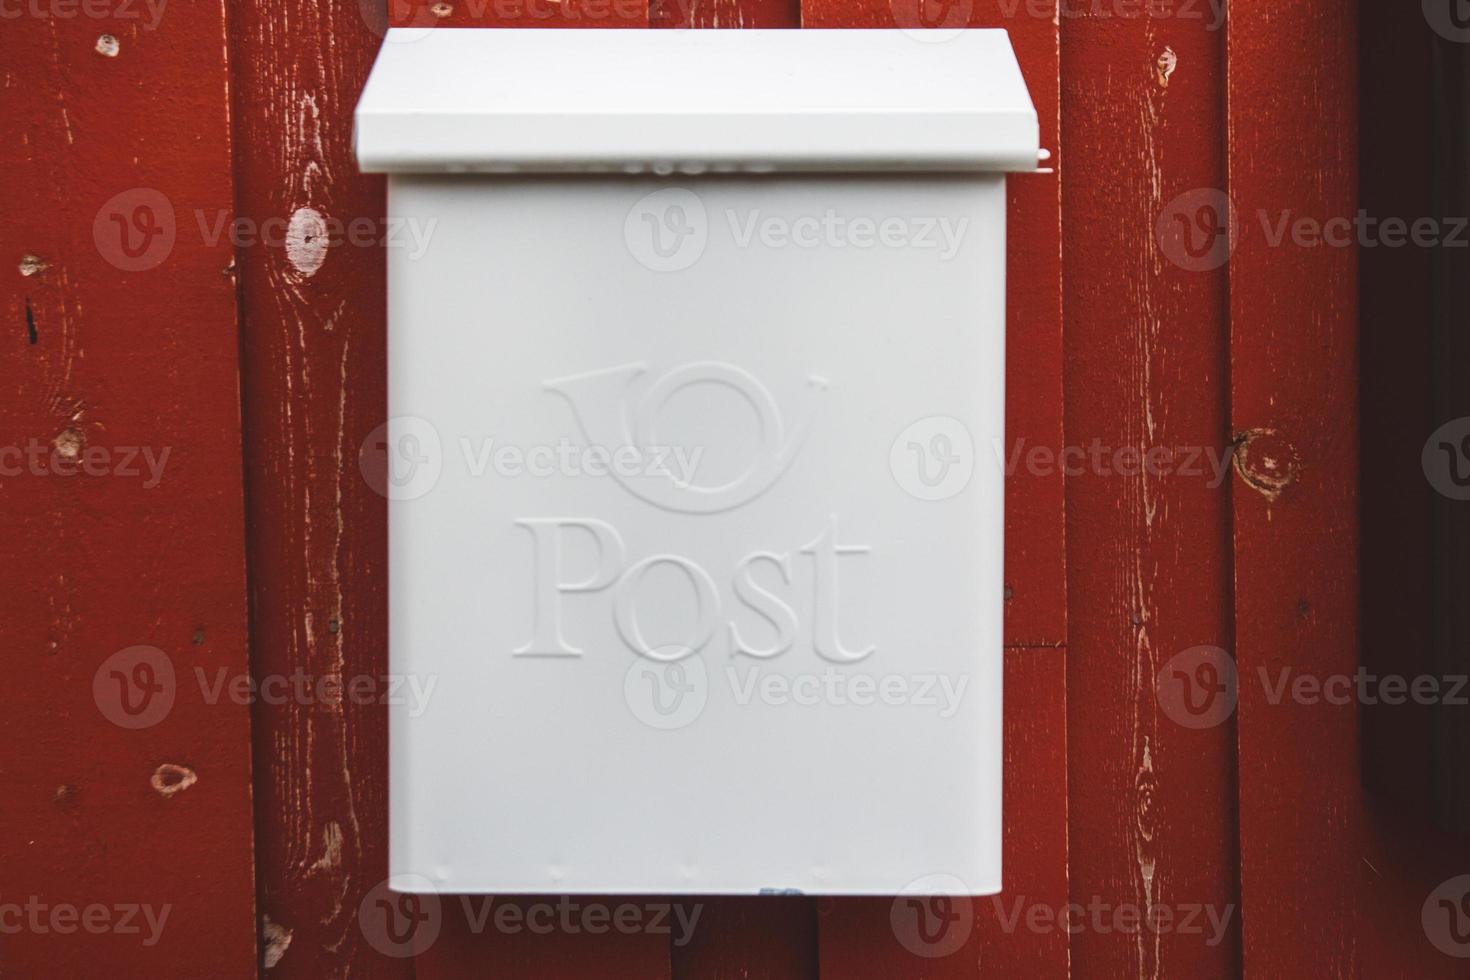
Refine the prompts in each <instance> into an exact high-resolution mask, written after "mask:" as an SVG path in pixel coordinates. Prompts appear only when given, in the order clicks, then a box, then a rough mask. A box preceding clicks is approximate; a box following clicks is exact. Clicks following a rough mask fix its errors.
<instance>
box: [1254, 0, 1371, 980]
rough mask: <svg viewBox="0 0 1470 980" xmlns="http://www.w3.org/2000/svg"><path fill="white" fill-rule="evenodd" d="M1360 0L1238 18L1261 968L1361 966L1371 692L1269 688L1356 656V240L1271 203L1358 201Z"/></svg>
mask: <svg viewBox="0 0 1470 980" xmlns="http://www.w3.org/2000/svg"><path fill="white" fill-rule="evenodd" d="M1355 27H1356V11H1355V10H1354V5H1352V4H1343V3H1336V2H1330V0H1303V2H1299V3H1293V4H1290V5H1285V6H1283V5H1281V4H1276V3H1268V2H1265V0H1240V2H1237V3H1234V4H1232V6H1231V12H1230V26H1229V63H1230V76H1229V127H1228V134H1229V159H1230V191H1231V195H1232V197H1233V198H1234V201H1235V205H1236V207H1237V209H1238V210H1239V212H1240V213H1241V215H1242V216H1243V218H1244V219H1245V220H1247V221H1249V222H1251V223H1253V224H1254V226H1253V227H1249V229H1248V233H1245V234H1243V235H1242V236H1241V240H1240V243H1239V247H1238V248H1237V249H1236V251H1235V254H1234V256H1233V257H1232V258H1231V260H1230V322H1231V333H1230V378H1231V425H1232V427H1233V429H1234V431H1235V432H1237V433H1251V434H1254V435H1253V437H1252V438H1254V439H1256V440H1257V441H1259V442H1260V443H1261V444H1262V445H1261V451H1259V452H1253V453H1251V454H1250V455H1249V456H1241V457H1239V458H1238V460H1237V463H1238V465H1237V470H1238V471H1239V472H1240V473H1241V475H1242V480H1240V481H1237V483H1236V489H1235V494H1234V527H1235V535H1234V550H1235V620H1236V656H1237V660H1238V664H1239V669H1240V671H1241V676H1242V677H1243V678H1245V679H1246V682H1244V683H1242V685H1241V697H1240V704H1239V710H1238V720H1239V753H1240V771H1241V773H1242V779H1241V783H1240V839H1241V895H1242V899H1243V901H1244V902H1245V903H1246V910H1247V914H1246V916H1245V920H1244V967H1245V974H1246V976H1249V977H1281V976H1308V975H1311V976H1356V975H1365V974H1363V965H1364V958H1363V955H1362V949H1361V944H1362V943H1363V941H1364V936H1365V933H1366V932H1371V931H1372V929H1373V928H1374V926H1373V925H1372V924H1371V919H1369V918H1366V917H1363V916H1362V915H1361V912H1362V910H1363V909H1364V907H1365V904H1364V903H1365V899H1366V895H1367V891H1368V889H1370V888H1372V887H1374V885H1373V884H1372V883H1371V882H1370V881H1369V880H1368V876H1369V875H1370V874H1371V872H1370V870H1369V868H1368V867H1367V866H1365V863H1364V858H1365V851H1364V833H1365V831H1364V825H1365V814H1364V797H1363V793H1362V791H1361V788H1360V778H1359V768H1358V759H1359V747H1358V725H1357V705H1356V704H1355V703H1346V704H1322V703H1317V704H1306V703H1300V702H1296V701H1294V700H1293V699H1292V698H1290V697H1287V698H1283V699H1281V700H1280V701H1279V702H1278V703H1274V704H1273V703H1271V700H1270V699H1269V698H1268V697H1267V692H1266V691H1265V690H1264V689H1263V688H1264V685H1263V684H1261V683H1258V682H1256V680H1255V679H1256V676H1257V672H1258V669H1262V668H1264V669H1265V670H1267V671H1269V672H1271V673H1272V674H1273V675H1274V674H1276V673H1277V672H1279V671H1280V670H1281V669H1282V668H1290V669H1291V670H1292V671H1294V672H1295V673H1297V674H1306V675H1311V676H1315V677H1318V678H1324V679H1325V678H1327V677H1330V676H1332V675H1337V674H1346V675H1351V674H1352V673H1353V672H1354V671H1355V670H1356V668H1357V664H1358V649H1357V640H1358V637H1357V629H1358V608H1357V603H1358V575H1357V566H1358V525H1357V514H1358V497H1357V491H1358V480H1357V469H1358V445H1357V438H1356V434H1357V426H1358V417H1357V397H1358V390H1357V370H1358V344H1357V311H1356V288H1355V282H1356V280H1355V276H1356V273H1357V262H1356V260H1357V253H1356V250H1355V249H1354V248H1352V247H1351V246H1349V247H1326V246H1318V247H1304V246H1302V245H1299V244H1294V243H1293V242H1292V240H1291V239H1290V238H1289V237H1288V238H1287V239H1286V240H1285V241H1283V242H1282V243H1281V244H1279V245H1273V244H1272V243H1271V241H1270V240H1269V237H1268V236H1267V235H1265V234H1263V233H1262V229H1261V227H1260V226H1259V224H1258V219H1259V218H1260V216H1262V215H1265V216H1269V217H1268V220H1275V219H1276V218H1278V217H1279V216H1280V215H1282V214H1283V213H1285V212H1286V211H1287V209H1290V210H1291V211H1292V212H1293V213H1295V214H1298V215H1307V216H1311V217H1315V218H1320V219H1323V220H1325V219H1327V218H1330V217H1333V216H1349V215H1352V214H1354V213H1355V211H1356V195H1357V157H1356V151H1357V115H1356V113H1357V97H1356V95H1357V93H1356V81H1357V73H1356V53H1357V47H1356V43H1357V36H1356V30H1355Z"/></svg>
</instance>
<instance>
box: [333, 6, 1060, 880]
mask: <svg viewBox="0 0 1470 980" xmlns="http://www.w3.org/2000/svg"><path fill="white" fill-rule="evenodd" d="M1037 138H1038V137H1037V120H1036V114H1035V112H1034V110H1033V108H1032V105H1031V101H1030V98H1029V96H1028V94H1027V92H1026V88H1025V85H1024V83H1023V81H1022V78H1021V73H1020V71H1019V68H1018V66H1017V63H1016V60H1015V57H1014V55H1013V53H1012V50H1011V47H1010V44H1009V41H1008V39H1007V37H1006V35H1005V33H1004V32H1001V31H980V30H976V31H961V32H955V33H953V34H947V36H946V39H945V40H944V41H943V42H941V43H931V42H929V41H927V40H921V39H916V38H915V37H913V36H911V34H909V33H906V32H902V31H853V32H845V31H710V32H699V31H606V32H601V31H586V32H583V31H496V30H428V31H390V32H389V34H388V36H387V38H386V41H385V44H384V46H383V49H382V51H381V53H380V54H379V57H378V61H377V64H376V66H375V67H374V69H373V73H372V76H371V78H370V79H369V82H368V84H367V87H366V90H365V92H364V94H363V96H362V100H361V103H360V105H359V106H358V110H357V132H356V140H357V144H356V145H357V155H358V159H359V162H360V164H361V166H362V169H364V170H365V171H369V172H379V173H387V174H388V175H389V178H388V200H389V209H390V227H392V226H395V225H396V226H398V227H403V228H409V229H411V230H412V231H413V234H404V235H401V236H398V237H397V239H396V240H395V238H394V236H390V237H389V245H388V309H389V327H388V330H389V337H388V348H389V357H388V365H389V367H388V371H389V378H388V391H389V415H390V416H391V420H390V421H389V422H388V424H387V427H386V433H385V435H384V437H383V439H382V440H381V444H382V446H383V447H384V448H385V450H386V455H387V464H388V470H387V473H386V475H385V476H383V477H382V483H381V485H382V487H383V490H384V492H385V493H386V495H387V496H388V497H389V504H388V512H389V568H388V581H389V597H390V598H389V602H390V659H391V670H392V671H393V673H395V674H399V675H407V676H409V677H411V678H413V679H415V682H416V685H417V687H416V688H415V689H417V690H420V691H428V692H431V694H430V695H429V696H427V697H425V698H423V699H400V700H401V701H402V702H403V703H395V704H393V705H392V706H391V707H390V740H391V754H390V758H391V765H390V773H389V776H390V794H389V795H390V871H391V872H392V874H393V876H394V881H395V887H397V888H399V889H400V890H408V891H438V892H444V893H464V892H512V893H538V892H539V893H547V892H551V893H606V892H613V893H658V894H669V893H749V894H754V893H763V892H782V893H785V892H792V891H798V892H802V893H807V894H830V895H852V894H877V895H891V894H896V893H900V892H905V891H916V890H917V891H922V892H926V893H938V892H954V893H965V894H987V893H993V892H996V891H998V890H999V888H1000V883H1001V824H1002V822H1001V756H1002V753H1001V676H1002V671H1001V656H1002V650H1001V647H1002V640H1001V614H1002V601H1003V597H1002V591H1003V585H1002V577H1001V575H1002V569H1001V562H1002V550H1003V549H1002V529H1003V520H1002V515H1003V466H1002V464H1001V457H1002V456H1003V452H1002V451H1001V445H1002V440H1003V426H1004V414H1005V398H1004V380H1005V253H1006V249H1005V219H1006V198H1005V173H1006V172H1007V171H1019V170H1033V169H1035V167H1036V162H1037V156H1038V145H1037Z"/></svg>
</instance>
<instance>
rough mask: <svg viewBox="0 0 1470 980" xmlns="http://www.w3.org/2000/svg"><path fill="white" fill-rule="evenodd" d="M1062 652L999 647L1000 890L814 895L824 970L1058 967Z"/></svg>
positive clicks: (1063, 948) (1063, 860)
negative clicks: (953, 894)
mask: <svg viewBox="0 0 1470 980" xmlns="http://www.w3.org/2000/svg"><path fill="white" fill-rule="evenodd" d="M1066 656H1067V654H1066V651H1065V650H1011V651H1008V652H1007V653H1006V662H1005V684H1006V699H1007V703H1006V715H1005V750H1004V751H1005V756H1004V766H1005V769H1004V779H1005V790H1004V792H1005V827H1004V834H1005V841H1004V845H1003V846H1004V856H1003V860H1004V863H1005V871H1004V877H1005V891H1004V892H1003V893H1002V894H1000V895H996V896H990V897H984V898H970V899H967V898H957V899H925V898H924V897H922V896H898V897H895V898H882V899H876V898H875V899H868V898H861V899H852V898H842V899H830V898H829V899H822V900H820V902H819V904H818V908H819V910H820V911H819V914H820V919H819V923H820V925H819V928H820V935H821V973H822V975H823V976H832V977H842V978H844V980H845V978H849V977H850V978H855V980H862V978H866V977H873V978H884V980H886V978H889V977H911V978H915V980H919V978H934V980H939V978H946V977H974V976H984V977H1064V976H1066V975H1067V969H1068V965H1067V962H1068V961H1067V942H1068V936H1067V932H1066V924H1065V923H1066V919H1065V917H1066V916H1067V915H1068V912H1067V902H1068V896H1067V797H1066V793H1065V791H1064V788H1065V786H1066V780H1067V752H1066V745H1067V698H1066V688H1065V686H1064V681H1065V676H1066ZM914 832H915V833H916V834H921V833H923V828H922V827H916V828H914ZM935 871H936V873H942V871H943V869H935Z"/></svg>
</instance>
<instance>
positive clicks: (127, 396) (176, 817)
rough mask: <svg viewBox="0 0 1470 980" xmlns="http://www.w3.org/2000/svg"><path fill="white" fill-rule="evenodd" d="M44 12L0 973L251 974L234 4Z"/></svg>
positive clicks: (22, 24) (7, 407) (12, 212)
mask: <svg viewBox="0 0 1470 980" xmlns="http://www.w3.org/2000/svg"><path fill="white" fill-rule="evenodd" d="M49 9H50V8H48V7H47V6H45V5H38V6H36V7H27V8H11V10H10V12H8V13H7V15H6V18H5V20H4V24H3V26H0V131H3V132H4V134H5V138H4V140H0V185H3V186H4V188H5V192H4V194H3V196H0V257H3V260H4V264H3V268H0V321H3V329H0V377H3V379H4V380H3V382H0V387H3V391H4V394H3V397H0V535H3V540H4V547H3V551H4V555H5V560H4V561H3V562H0V589H3V594H4V595H5V597H6V599H5V601H4V603H3V608H4V615H3V617H0V650H3V656H4V665H5V682H4V691H5V694H6V697H5V704H4V709H3V711H0V746H3V747H0V779H3V782H4V791H3V792H0V975H3V976H6V977H71V976H86V975H88V974H89V973H94V972H99V970H100V971H101V972H105V974H106V975H108V976H111V977H157V976H178V977H206V976H217V977H246V976H250V975H252V974H253V973H254V962H255V938H254V935H255V929H254V917H255V916H254V906H255V901H254V886H253V857H252V852H251V817H250V812H251V802H250V749H249V746H250V730H249V709H248V707H246V706H244V705H243V704H239V703H236V702H235V701H233V700H231V699H229V698H211V697H210V696H209V693H208V689H207V688H206V687H205V686H204V685H201V684H200V683H199V682H198V681H197V679H196V674H195V670H196V669H197V670H200V671H202V672H203V673H204V674H205V675H206V676H207V677H208V678H209V679H210V681H211V682H212V681H213V678H214V677H215V676H216V673H220V674H223V675H225V676H228V677H236V676H242V675H244V673H245V671H246V669H247V666H246V663H247V635H246V633H247V631H246V609H245V554H244V547H245V544H244V542H245V530H244V503H243V499H242V494H241V473H240V466H241V464H240V436H239V400H238V392H239V378H238V373H237V368H238V363H237V345H238V334H237V330H236V316H235V294H234V283H233V280H232V279H231V277H230V268H229V267H230V261H231V251H230V247H229V243H228V242H227V241H209V240H206V239H205V238H204V237H203V236H202V235H201V234H200V232H199V231H198V228H197V223H196V215H204V216H206V217H207V218H209V219H212V218H213V217H214V216H216V215H220V214H226V213H228V211H229V209H230V207H231V200H232V196H233V188H232V184H231V178H230V134H229V131H228V122H227V120H228V108H227V99H228V94H227V87H226V64H225V60H224V57H223V46H224V18H223V11H222V9H221V7H220V5H218V4H214V5H211V4H208V3H204V4H195V5H182V6H180V7H179V8H178V9H175V8H172V7H170V8H168V9H167V10H166V11H165V12H164V16H162V17H161V18H154V17H152V16H151V15H149V14H148V13H147V12H146V11H143V10H142V9H141V7H139V8H138V9H136V10H135V12H134V16H133V17H131V18H129V17H122V16H117V15H116V14H117V13H118V12H117V11H114V10H112V9H111V8H110V7H109V8H108V11H107V12H108V16H106V17H97V16H82V15H80V14H79V13H78V12H77V11H75V8H73V15H72V16H63V15H60V14H55V13H49V14H48V10H49ZM136 647H151V648H154V649H153V650H152V651H151V652H145V653H141V654H139V653H136V652H134V653H128V652H125V651H127V650H128V649H129V648H136ZM149 671H152V673H151V674H150V673H149ZM94 682H95V683H96V684H97V686H96V687H95V688H94ZM113 719H116V720H117V721H119V722H121V724H117V723H114V720H113ZM135 725H136V726H137V727H133V726H135ZM125 726H126V727H125ZM140 907H146V909H147V910H148V914H144V911H143V909H140ZM149 915H152V916H153V917H154V918H153V921H151V922H150V920H149V917H148V916H149Z"/></svg>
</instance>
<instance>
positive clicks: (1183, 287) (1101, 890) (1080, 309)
mask: <svg viewBox="0 0 1470 980" xmlns="http://www.w3.org/2000/svg"><path fill="white" fill-rule="evenodd" d="M1195 9H1196V10H1198V11H1201V12H1202V11H1203V10H1204V8H1203V7H1198V8H1195ZM1135 10H1136V11H1137V14H1136V16H1117V15H1116V14H1115V12H1114V11H1113V10H1112V9H1111V8H1109V7H1108V5H1102V6H1091V7H1087V8H1086V9H1079V8H1078V7H1073V8H1072V11H1073V13H1074V14H1075V16H1068V17H1065V18H1064V19H1063V20H1062V50H1063V52H1064V55H1065V56H1064V59H1063V62H1064V67H1065V72H1064V75H1063V78H1062V139H1063V143H1064V145H1065V146H1067V147H1068V148H1069V149H1070V152H1071V154H1072V156H1073V158H1074V159H1085V161H1086V165H1085V166H1073V167H1070V168H1068V169H1066V170H1065V171H1064V173H1063V181H1062V206H1063V211H1064V213H1065V214H1066V216H1067V234H1066V236H1065V239H1064V248H1065V250H1064V256H1063V261H1064V265H1065V267H1066V270H1067V274H1066V278H1065V283H1064V285H1065V309H1066V368H1065V372H1066V373H1065V377H1066V389H1067V440H1068V442H1069V443H1072V444H1075V445H1092V444H1093V443H1094V440H1096V442H1097V443H1099V444H1101V445H1102V446H1103V447H1109V448H1113V449H1116V448H1119V447H1136V448H1137V449H1138V450H1141V451H1144V452H1149V451H1152V452H1154V453H1155V454H1156V455H1155V462H1153V463H1150V464H1148V465H1143V466H1139V465H1137V464H1130V463H1129V461H1128V460H1127V458H1126V457H1121V458H1120V457H1117V456H1113V457H1111V459H1109V460H1107V461H1106V462H1105V463H1103V464H1102V465H1097V464H1090V465H1089V466H1088V467H1087V471H1086V472H1084V473H1083V474H1081V475H1078V476H1076V477H1075V478H1072V479H1069V481H1068V487H1067V538H1068V595H1069V601H1070V621H1071V623H1073V624H1074V628H1073V630H1072V633H1071V637H1070V641H1069V642H1070V649H1069V657H1070V670H1069V672H1068V677H1067V685H1068V689H1069V690H1070V691H1072V692H1077V693H1076V694H1075V695H1074V696H1073V697H1071V698H1070V699H1069V701H1068V727H1069V728H1070V730H1071V731H1073V732H1078V733H1083V734H1082V736H1081V737H1080V738H1078V739H1077V740H1076V741H1075V742H1074V743H1073V745H1072V746H1071V747H1070V749H1069V756H1070V768H1069V773H1070V779H1069V786H1068V791H1069V793H1070V799H1069V805H1070V813H1071V821H1070V839H1071V846H1072V865H1071V871H1072V898H1073V900H1074V901H1076V902H1080V903H1091V902H1094V901H1097V902H1100V903H1101V904H1103V905H1106V906H1109V907H1114V908H1121V907H1137V908H1142V909H1147V908H1149V907H1151V906H1155V905H1157V906H1161V907H1162V909H1163V910H1166V911H1167V912H1168V913H1170V914H1171V915H1172V916H1173V917H1174V918H1175V920H1176V921H1177V922H1178V923H1179V928H1170V929H1168V930H1165V929H1164V928H1162V927H1160V928H1157V929H1141V930H1136V931H1133V932H1127V931H1123V930H1109V931H1104V930H1101V929H1087V930H1084V931H1081V932H1079V934H1078V935H1077V936H1075V937H1074V938H1073V943H1072V962H1073V964H1074V965H1075V967H1076V969H1077V970H1078V972H1079V973H1083V974H1085V975H1089V976H1094V975H1095V976H1139V977H1144V976H1229V975H1232V974H1234V973H1236V972H1237V971H1238V969H1239V952H1238V941H1239V940H1238V928H1239V922H1240V914H1239V909H1238V907H1237V906H1238V898H1237V886H1236V880H1235V878H1236V874H1235V869H1236V853H1235V846H1234V841H1235V822H1234V775H1233V748H1234V746H1233V731H1232V727H1231V721H1230V720H1229V718H1228V716H1225V715H1222V717H1223V722H1222V723H1221V724H1218V725H1215V726H1213V727H1204V728H1192V727H1188V725H1187V724H1181V723H1180V721H1179V720H1176V718H1182V719H1184V720H1185V721H1186V722H1188V721H1190V720H1191V719H1190V716H1188V715H1187V714H1180V713H1175V714H1174V715H1171V713H1170V712H1171V710H1172V709H1173V708H1174V706H1175V705H1176V704H1177V703H1178V702H1177V701H1172V702H1171V701H1170V700H1169V698H1171V697H1173V696H1174V694H1175V693H1176V692H1177V688H1175V687H1174V686H1173V685H1175V684H1177V683H1179V681H1178V679H1177V676H1176V675H1175V673H1174V671H1175V668H1176V667H1178V666H1183V665H1181V664H1180V662H1179V661H1176V660H1175V659H1174V658H1176V657H1178V656H1180V655H1181V654H1183V655H1186V656H1187V655H1188V654H1187V651H1189V650H1190V649H1191V648H1194V647H1196V646H1198V645H1201V644H1211V645H1215V646H1219V647H1226V648H1228V647H1229V645H1230V641H1231V620H1230V578H1229V568H1230V566H1229V557H1230V546H1229V533H1230V531H1229V528H1230V523H1229V519H1230V496H1229V491H1228V490H1227V489H1226V487H1225V484H1224V482H1223V481H1224V480H1226V479H1228V476H1227V475H1226V474H1228V460H1229V455H1228V453H1227V452H1226V451H1227V449H1228V448H1229V429H1228V416H1227V407H1226V406H1227V395H1228V392H1227V388H1226V385H1227V381H1226V377H1227V375H1226V358H1227V354H1226V348H1225V339H1226V336H1227V334H1226V325H1225V319H1224V314H1225V302H1226V299H1225V288H1224V287H1225V280H1224V275H1225V274H1224V271H1223V270H1222V269H1220V268H1218V263H1211V262H1209V261H1196V260H1195V259H1194V258H1193V256H1192V254H1191V253H1190V252H1187V251H1183V250H1181V249H1180V248H1178V245H1179V241H1178V240H1177V239H1174V238H1172V237H1170V236H1169V235H1168V234H1165V235H1163V236H1159V235H1157V234H1156V232H1157V230H1159V229H1163V230H1164V231H1165V232H1166V233H1167V232H1171V231H1174V230H1176V229H1177V228H1178V221H1177V218H1179V217H1183V218H1184V219H1186V220H1190V221H1192V220H1194V219H1195V217H1196V214H1195V212H1196V211H1197V210H1198V206H1199V204H1200V202H1201V201H1202V200H1203V201H1206V202H1208V201H1209V200H1212V198H1211V197H1210V196H1208V195H1209V191H1208V190H1200V189H1209V188H1220V187H1222V186H1223V182H1224V177H1225V173H1224V159H1223V145H1222V141H1221V140H1220V138H1219V133H1220V132H1221V130H1222V128H1223V125H1224V119H1223V116H1222V104H1223V99H1222V97H1223V92H1224V62H1223V54H1224V50H1223V49H1224V39H1223V36H1222V34H1221V33H1220V32H1218V31H1215V30H1211V29H1210V27H1211V24H1212V23H1214V21H1213V20H1212V19H1210V18H1208V17H1190V18H1186V17H1185V16H1183V14H1182V10H1183V8H1182V7H1172V6H1152V7H1151V6H1149V5H1143V6H1142V7H1141V8H1135ZM1175 13H1178V14H1179V16H1174V14H1175ZM1197 191H1198V192H1197ZM1196 192H1197V193H1196ZM1211 257H1212V256H1205V258H1206V259H1208V258H1211ZM1219 258H1221V259H1223V258H1224V256H1223V255H1221V256H1219ZM1212 264H1213V265H1215V267H1214V268H1211V265H1212ZM1160 677H1163V678H1164V679H1165V682H1166V686H1165V687H1162V688H1158V687H1156V682H1157V680H1158V679H1159V678H1160ZM1156 690H1157V691H1160V692H1162V693H1163V694H1164V697H1163V698H1162V699H1161V698H1160V697H1157V696H1156ZM1195 908H1199V909H1201V910H1210V909H1213V910H1214V913H1215V915H1216V919H1217V921H1221V922H1225V926H1224V932H1223V934H1221V932H1220V930H1219V929H1216V928H1211V927H1209V926H1208V925H1207V924H1205V923H1204V922H1202V920H1201V919H1200V918H1199V913H1195V919H1194V923H1193V925H1194V926H1195V928H1190V929H1186V928H1184V926H1183V922H1182V920H1183V917H1184V916H1186V915H1189V914H1190V910H1191V909H1195ZM1160 914H1161V915H1162V913H1160ZM1227 915H1228V916H1229V918H1228V921H1226V919H1225V917H1226V916H1227ZM1284 922H1285V920H1283V924H1284ZM1200 926H1203V928H1199V927H1200ZM1302 975H1307V974H1302Z"/></svg>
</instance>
